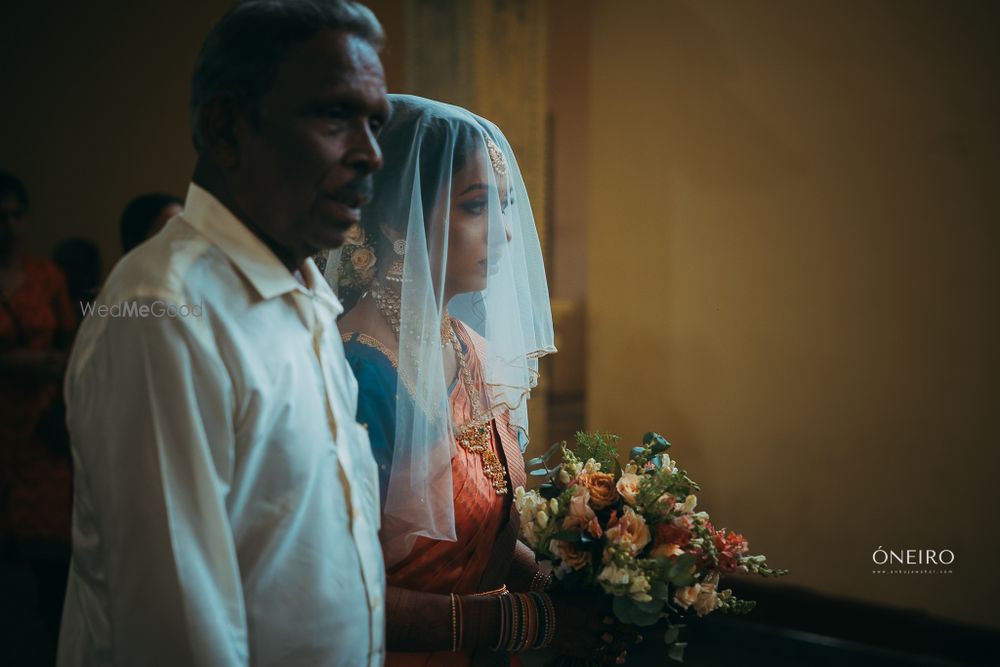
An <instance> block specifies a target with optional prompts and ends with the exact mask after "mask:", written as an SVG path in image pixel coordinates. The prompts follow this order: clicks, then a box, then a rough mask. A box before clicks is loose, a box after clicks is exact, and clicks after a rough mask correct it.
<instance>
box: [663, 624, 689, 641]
mask: <svg viewBox="0 0 1000 667" xmlns="http://www.w3.org/2000/svg"><path fill="white" fill-rule="evenodd" d="M683 627H684V626H683V625H671V626H669V627H668V628H667V632H666V634H664V635H663V643H665V644H673V643H674V642H676V641H677V640H678V639H679V638H680V636H681V628H683Z"/></svg>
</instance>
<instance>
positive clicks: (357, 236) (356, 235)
mask: <svg viewBox="0 0 1000 667" xmlns="http://www.w3.org/2000/svg"><path fill="white" fill-rule="evenodd" d="M364 242H365V230H363V229H361V225H359V224H357V223H355V224H353V225H351V226H350V228H349V229H348V230H347V232H345V233H344V243H348V244H350V245H363V244H364Z"/></svg>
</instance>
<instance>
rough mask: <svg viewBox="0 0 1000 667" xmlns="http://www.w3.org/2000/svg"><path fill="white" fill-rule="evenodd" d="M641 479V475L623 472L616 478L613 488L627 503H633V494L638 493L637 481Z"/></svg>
mask: <svg viewBox="0 0 1000 667" xmlns="http://www.w3.org/2000/svg"><path fill="white" fill-rule="evenodd" d="M641 481H642V477H641V476H640V475H637V474H635V473H634V472H623V473H622V476H621V477H619V478H618V484H616V485H615V489H617V490H618V493H620V494H621V497H622V498H624V499H625V502H627V503H628V504H629V505H635V496H636V494H638V493H639V482H641Z"/></svg>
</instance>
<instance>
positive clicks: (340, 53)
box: [277, 30, 385, 87]
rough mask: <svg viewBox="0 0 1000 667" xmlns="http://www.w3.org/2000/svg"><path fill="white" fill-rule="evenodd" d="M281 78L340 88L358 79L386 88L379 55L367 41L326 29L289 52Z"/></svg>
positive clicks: (280, 73)
mask: <svg viewBox="0 0 1000 667" xmlns="http://www.w3.org/2000/svg"><path fill="white" fill-rule="evenodd" d="M277 74H278V77H277V78H278V79H281V80H285V81H289V82H297V83H309V84H311V85H316V84H324V85H327V86H339V85H343V84H350V83H354V82H356V81H357V80H358V79H361V80H364V81H365V83H369V84H376V85H378V84H381V85H382V86H383V87H384V86H385V74H384V71H383V69H382V62H381V61H380V60H379V57H378V52H377V51H376V50H375V48H374V47H373V46H372V45H371V44H369V43H368V42H367V41H365V40H364V39H362V38H361V37H358V36H357V35H353V34H349V33H346V32H344V31H342V30H323V31H321V32H319V33H317V34H316V35H315V36H314V37H313V38H311V39H310V40H308V41H306V42H303V43H302V44H297V45H295V46H293V47H292V48H291V49H289V51H288V53H287V54H286V56H285V58H284V59H283V60H282V63H281V65H280V66H279V68H278V73H277Z"/></svg>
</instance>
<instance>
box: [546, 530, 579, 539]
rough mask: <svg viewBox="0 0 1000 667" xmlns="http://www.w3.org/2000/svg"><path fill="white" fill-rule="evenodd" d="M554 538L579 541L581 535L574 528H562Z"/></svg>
mask: <svg viewBox="0 0 1000 667" xmlns="http://www.w3.org/2000/svg"><path fill="white" fill-rule="evenodd" d="M552 539H553V540H562V541H563V542H579V541H580V539H581V535H580V533H578V532H576V531H573V530H560V531H559V532H558V533H554V534H553V535H552Z"/></svg>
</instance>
